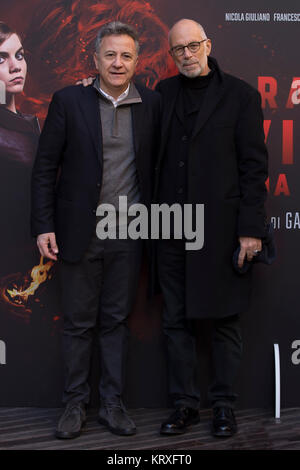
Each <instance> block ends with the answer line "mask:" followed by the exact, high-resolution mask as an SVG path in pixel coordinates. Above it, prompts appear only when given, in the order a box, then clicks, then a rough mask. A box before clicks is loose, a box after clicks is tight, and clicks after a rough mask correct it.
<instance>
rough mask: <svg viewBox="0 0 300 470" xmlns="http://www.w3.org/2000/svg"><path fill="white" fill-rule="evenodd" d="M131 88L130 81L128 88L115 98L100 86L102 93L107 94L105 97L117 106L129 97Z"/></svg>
mask: <svg viewBox="0 0 300 470" xmlns="http://www.w3.org/2000/svg"><path fill="white" fill-rule="evenodd" d="M129 88H130V83H129V85H128V87H127V88H126V90H125V91H124V92H123V93H122V94H121V95H120V96H118V98H117V99H115V98H114V97H113V96H111V95H109V94H108V93H106V92H105V91H104V90H102V88H101V87H100V86H99V90H100V91H101V93H102V95H103V96H105V98H107V99H108V100H109V101H111V102H112V104H113V105H114V107H115V108H116V107H117V106H118V104H119V103H120V102H121V101H123V100H124V99H125V98H127V96H128V93H129Z"/></svg>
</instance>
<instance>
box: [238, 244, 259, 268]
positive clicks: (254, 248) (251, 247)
mask: <svg viewBox="0 0 300 470" xmlns="http://www.w3.org/2000/svg"><path fill="white" fill-rule="evenodd" d="M239 242H240V254H239V259H238V267H239V268H241V267H242V266H243V264H244V259H245V257H246V256H247V260H248V261H251V260H252V258H253V256H256V255H257V254H258V253H257V252H259V251H261V247H262V244H261V239H260V238H252V237H240V238H239Z"/></svg>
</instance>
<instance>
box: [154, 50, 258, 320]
mask: <svg viewBox="0 0 300 470" xmlns="http://www.w3.org/2000/svg"><path fill="white" fill-rule="evenodd" d="M209 65H212V66H213V67H214V68H215V73H214V74H213V77H212V79H211V81H210V84H209V86H208V89H207V92H206V95H205V98H204V102H203V105H202V107H201V108H200V110H199V113H198V116H197V118H196V124H195V128H194V131H193V134H192V136H191V139H190V142H189V151H188V159H187V165H188V168H187V200H186V203H190V204H193V205H194V207H195V204H204V246H203V248H202V249H200V250H197V251H192V250H189V251H186V315H187V317H188V318H221V317H225V316H229V315H233V314H236V313H242V312H243V311H245V310H246V309H247V307H248V303H249V296H250V288H251V275H252V273H251V272H248V273H247V274H242V275H241V274H238V273H237V272H235V270H234V268H233V264H232V256H233V252H234V250H235V249H236V248H237V247H238V237H239V236H247V237H258V238H260V237H263V236H264V234H265V228H266V216H265V209H264V203H265V198H266V187H265V181H266V178H267V150H266V146H265V141H264V131H263V114H262V110H261V98H260V94H259V93H258V91H257V90H255V89H254V88H253V87H251V86H250V85H249V84H247V83H246V82H244V81H242V80H240V79H238V78H236V77H233V76H231V75H229V74H226V73H223V72H222V71H221V70H220V69H219V67H218V64H217V62H216V61H215V60H214V59H211V58H209ZM180 83H181V80H180V77H179V76H175V77H171V78H169V79H166V80H163V81H161V82H160V83H159V84H158V86H157V91H159V92H160V94H161V97H162V137H161V138H162V145H161V150H160V153H159V158H158V162H157V167H156V185H155V196H154V198H156V196H157V195H158V192H159V185H160V172H161V167H162V164H163V159H164V156H165V149H166V145H168V141H169V139H172V136H171V135H170V131H169V129H170V122H171V117H172V114H173V113H174V112H175V103H176V99H177V96H178V92H179V90H180V86H181V85H180ZM170 184H172V181H170ZM157 262H158V263H159V262H160V260H159V259H158V260H157Z"/></svg>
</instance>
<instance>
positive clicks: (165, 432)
mask: <svg viewBox="0 0 300 470" xmlns="http://www.w3.org/2000/svg"><path fill="white" fill-rule="evenodd" d="M198 423H200V417H199V418H194V419H193V420H191V421H190V422H189V423H188V424H187V425H186V426H185V427H184V428H183V429H169V430H167V429H166V430H162V429H161V430H160V434H161V435H162V436H170V435H176V434H184V433H185V432H186V431H187V428H188V427H189V426H192V425H193V424H198Z"/></svg>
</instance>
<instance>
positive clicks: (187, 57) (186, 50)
mask: <svg viewBox="0 0 300 470" xmlns="http://www.w3.org/2000/svg"><path fill="white" fill-rule="evenodd" d="M183 54H184V58H185V59H189V58H190V57H192V56H193V54H192V53H191V51H190V50H189V48H188V47H187V46H186V47H185V48H184V53H183Z"/></svg>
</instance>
